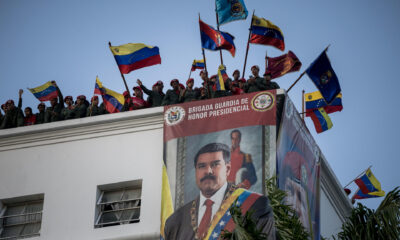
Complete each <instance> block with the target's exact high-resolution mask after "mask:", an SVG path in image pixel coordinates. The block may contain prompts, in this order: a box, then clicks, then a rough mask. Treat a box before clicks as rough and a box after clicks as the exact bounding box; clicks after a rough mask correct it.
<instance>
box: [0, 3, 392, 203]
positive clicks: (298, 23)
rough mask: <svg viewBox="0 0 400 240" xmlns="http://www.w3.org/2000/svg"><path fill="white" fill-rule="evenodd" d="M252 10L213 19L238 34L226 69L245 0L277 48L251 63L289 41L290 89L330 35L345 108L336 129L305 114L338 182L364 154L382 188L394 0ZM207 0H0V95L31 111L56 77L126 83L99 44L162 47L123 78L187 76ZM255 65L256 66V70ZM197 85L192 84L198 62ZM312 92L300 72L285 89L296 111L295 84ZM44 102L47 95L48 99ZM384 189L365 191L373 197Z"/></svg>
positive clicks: (83, 88)
mask: <svg viewBox="0 0 400 240" xmlns="http://www.w3.org/2000/svg"><path fill="white" fill-rule="evenodd" d="M245 3H246V5H247V8H248V10H249V17H248V18H247V19H246V20H245V21H236V22H232V23H228V24H226V25H223V26H221V30H223V31H227V32H229V33H231V34H232V35H233V36H235V45H236V49H237V52H236V56H235V57H234V58H233V57H232V56H231V55H230V53H229V52H227V51H224V52H223V57H224V63H225V65H226V66H227V72H228V74H229V75H231V74H232V72H233V70H234V69H240V71H242V69H243V63H244V55H245V50H246V43H247V38H248V28H249V26H250V20H251V13H252V11H253V9H254V10H255V14H256V15H257V16H259V17H263V18H266V19H268V20H270V21H272V22H273V23H274V24H276V25H277V26H279V27H280V28H281V30H282V32H283V34H284V37H285V44H286V49H285V51H284V52H282V51H280V50H277V49H275V48H273V47H270V46H262V45H251V46H250V51H249V58H248V63H247V66H248V67H247V71H246V75H245V76H246V78H247V77H248V76H249V75H250V70H249V68H250V66H252V65H254V64H257V65H260V67H261V68H262V69H264V67H265V65H264V58H265V54H266V52H267V51H268V55H269V56H279V55H281V54H283V53H286V52H287V51H288V50H292V51H293V52H294V53H295V54H296V55H297V57H298V58H299V59H300V60H301V61H302V63H303V67H302V68H301V70H300V72H297V73H291V74H288V75H286V76H284V77H281V78H279V79H277V82H278V84H279V85H280V86H281V87H282V88H284V89H287V88H288V87H289V86H290V85H291V84H292V83H293V81H294V80H295V79H296V78H297V77H298V76H299V75H300V73H301V72H302V71H304V70H305V69H306V68H307V67H308V65H309V64H310V63H311V62H312V61H313V60H314V59H315V58H316V57H317V56H318V55H319V54H320V53H321V51H322V50H323V49H325V47H326V46H327V45H328V44H331V47H330V48H329V51H328V56H329V58H330V59H331V63H332V66H333V68H334V70H335V72H336V74H337V76H338V78H339V81H340V84H341V87H342V93H343V105H344V109H343V111H342V112H336V113H333V114H331V115H330V116H331V119H332V122H333V128H332V129H330V130H328V131H326V132H324V133H321V134H317V133H316V132H315V128H314V126H313V124H312V121H311V120H310V119H307V120H306V124H307V126H308V128H309V129H310V132H311V133H312V134H313V136H314V138H315V139H316V141H317V143H318V145H319V146H320V148H321V150H322V151H323V153H324V155H325V157H326V158H327V160H328V162H329V164H330V165H331V167H332V169H333V170H334V172H335V173H336V176H337V177H338V179H339V181H340V182H341V183H342V185H345V184H347V183H348V182H349V181H350V180H352V179H353V178H354V177H356V176H357V175H358V174H359V173H360V172H361V171H363V170H364V169H366V168H367V167H368V166H369V165H372V166H373V167H372V171H373V173H374V174H375V176H376V177H377V178H378V180H380V182H381V184H382V188H383V190H385V191H386V192H388V191H390V190H392V189H393V188H394V187H395V186H397V185H400V177H399V174H398V170H399V169H400V159H399V157H398V155H397V154H398V153H397V150H396V148H397V145H398V143H399V140H398V137H399V136H398V135H399V133H400V131H399V123H398V121H397V120H398V119H399V113H398V108H397V107H396V106H397V105H396V102H397V101H398V100H396V99H398V97H397V96H398V95H399V93H398V91H399V82H400V79H399V77H398V72H399V66H400V61H399V60H398V57H399V56H400V47H399V43H400V27H399V23H400V14H399V13H400V1H398V0H385V1H372V0H352V1H346V0H338V1H325V0H322V1H321V0H312V1H309V0H306V1H289V0H281V1H267V0H245ZM214 4H215V3H214V0H201V1H192V0H179V1H178V0H171V1H165V0H146V1H138V0H128V1H120V0H115V1H110V0H88V1H84V0H79V1H77V0H69V1H61V0H51V1H49V0H48V1H44V0H35V1H32V0H0V52H1V53H0V83H1V84H0V86H1V88H0V103H4V102H5V101H6V100H8V99H14V100H15V101H16V100H17V98H18V89H20V88H22V89H24V90H25V92H24V95H23V101H24V102H23V107H24V108H25V107H26V106H31V107H32V108H33V109H34V112H36V106H37V104H38V103H39V101H38V100H37V99H36V98H34V97H33V95H32V94H31V93H30V92H28V90H27V89H26V88H27V87H30V88H32V87H36V86H39V85H41V84H43V83H45V82H47V81H49V80H53V79H54V80H56V81H57V83H58V85H59V87H60V89H61V91H62V93H63V94H64V96H66V95H72V96H73V97H74V99H75V98H76V96H78V95H81V94H84V95H86V96H87V97H88V98H90V97H91V96H92V95H93V90H94V83H95V79H96V75H98V76H99V78H100V80H101V81H102V82H103V84H104V86H106V87H107V88H110V89H113V90H115V91H118V92H121V93H122V92H123V91H124V85H123V83H122V80H121V76H120V73H119V71H118V68H117V66H116V64H115V60H114V58H113V56H112V54H111V52H110V50H109V48H108V41H111V43H112V44H113V45H121V44H125V43H130V42H131V43H145V44H148V45H151V46H158V47H159V48H160V55H161V59H162V64H161V65H156V66H152V67H148V68H144V69H140V70H137V71H133V72H131V73H130V74H127V75H126V79H127V83H128V86H129V88H130V90H131V89H132V87H133V86H134V85H136V79H138V78H140V79H141V80H142V81H143V83H144V84H145V85H146V86H148V87H150V86H151V85H152V84H153V83H154V82H155V81H157V80H162V81H164V83H165V85H166V87H167V88H169V81H170V80H171V79H173V78H178V79H179V80H181V81H182V82H185V81H186V79H187V78H188V75H189V71H190V66H191V63H192V61H193V59H200V58H201V57H202V55H201V48H200V33H199V27H198V15H199V13H200V14H201V18H202V20H203V21H204V22H206V23H208V24H210V25H212V26H215V25H216V18H215V11H214V9H215V6H214ZM206 57H207V65H208V69H209V72H210V74H215V73H216V72H217V67H218V65H219V55H218V53H217V52H211V51H206ZM262 73H263V71H262ZM192 76H194V77H195V86H199V85H200V79H199V76H198V71H196V72H194V73H193V75H192ZM303 89H304V90H305V91H306V92H313V91H316V88H315V86H314V85H313V84H312V82H311V81H310V79H308V77H307V76H306V75H305V76H304V77H303V78H302V80H301V81H300V82H299V83H298V84H297V85H296V86H295V87H294V88H293V89H292V90H291V91H290V92H289V96H290V97H291V99H292V100H293V101H294V103H295V105H296V106H297V108H298V110H299V111H301V91H302V90H303ZM47 104H48V103H47ZM381 200H382V198H377V199H367V200H363V201H362V202H363V203H364V204H366V205H367V206H369V207H373V208H375V207H377V206H378V204H379V203H380V201H381Z"/></svg>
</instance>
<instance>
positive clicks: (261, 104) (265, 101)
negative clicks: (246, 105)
mask: <svg viewBox="0 0 400 240" xmlns="http://www.w3.org/2000/svg"><path fill="white" fill-rule="evenodd" d="M273 105H274V97H273V96H272V94H271V93H269V92H262V93H259V94H257V95H255V96H254V97H253V99H252V100H251V107H252V108H253V109H254V110H256V111H258V112H264V111H267V110H269V109H271V107H272V106H273Z"/></svg>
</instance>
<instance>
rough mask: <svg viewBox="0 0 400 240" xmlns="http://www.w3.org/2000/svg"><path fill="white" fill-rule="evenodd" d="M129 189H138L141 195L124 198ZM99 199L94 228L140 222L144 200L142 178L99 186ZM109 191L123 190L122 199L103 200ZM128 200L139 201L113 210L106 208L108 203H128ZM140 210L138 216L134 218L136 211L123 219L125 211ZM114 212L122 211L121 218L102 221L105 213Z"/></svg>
mask: <svg viewBox="0 0 400 240" xmlns="http://www.w3.org/2000/svg"><path fill="white" fill-rule="evenodd" d="M128 190H138V191H139V192H140V195H139V197H135V198H131V199H123V198H124V196H125V193H126V192H127V191H128ZM97 192H98V194H97V196H98V197H97V200H96V214H95V221H94V228H104V227H111V226H118V225H124V224H131V223H138V222H140V210H141V201H142V180H141V179H139V180H134V181H129V182H122V183H114V184H108V185H102V186H98V188H97ZM107 192H121V195H120V197H119V198H120V199H119V200H115V201H107V202H102V199H103V196H104V194H105V193H107ZM128 202H137V203H136V206H133V207H125V208H121V209H112V210H104V208H105V207H106V205H110V206H111V205H112V204H118V203H128ZM136 209H138V210H139V214H138V217H137V218H133V216H134V214H135V212H133V213H132V216H131V217H130V218H129V219H125V220H121V217H122V214H123V212H124V211H128V210H136ZM112 212H121V215H120V216H119V219H118V220H117V221H110V222H100V221H101V218H102V216H103V214H106V213H112Z"/></svg>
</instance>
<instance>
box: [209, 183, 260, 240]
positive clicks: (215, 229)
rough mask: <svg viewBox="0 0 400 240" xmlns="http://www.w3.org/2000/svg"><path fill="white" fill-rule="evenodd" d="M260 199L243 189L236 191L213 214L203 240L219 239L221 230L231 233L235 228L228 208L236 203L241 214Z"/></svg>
mask: <svg viewBox="0 0 400 240" xmlns="http://www.w3.org/2000/svg"><path fill="white" fill-rule="evenodd" d="M259 197H261V195H260V194H258V193H252V192H249V191H247V190H245V189H243V188H238V189H236V190H235V191H234V192H233V193H232V194H231V195H230V196H229V197H228V198H227V199H226V200H225V201H224V202H223V203H222V205H221V207H220V208H219V210H218V212H217V213H216V214H215V216H214V218H213V219H212V221H211V225H210V227H209V229H208V232H207V236H206V237H205V238H204V239H209V240H216V239H219V236H220V235H221V232H222V230H227V231H232V230H233V229H234V227H235V223H234V222H233V219H232V216H231V214H230V212H229V209H230V207H231V206H232V204H234V202H235V201H236V204H237V206H240V208H241V209H242V213H246V212H247V211H248V210H249V208H250V207H251V206H252V205H253V203H254V202H255V201H256V200H257V199H258V198H259Z"/></svg>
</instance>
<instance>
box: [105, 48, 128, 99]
mask: <svg viewBox="0 0 400 240" xmlns="http://www.w3.org/2000/svg"><path fill="white" fill-rule="evenodd" d="M108 46H110V50H111V42H108ZM111 53H112V51H111ZM113 55H114V53H113ZM114 59H115V57H114ZM115 63H116V64H117V66H118V63H117V60H116V59H115ZM118 69H119V68H118ZM119 73H120V74H121V77H122V80H124V84H125V88H126V91H128V93H129V96H130V95H131V93H130V92H129V88H128V84H126V80H125V77H124V74H122V72H121V70H120V71H119Z"/></svg>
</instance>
